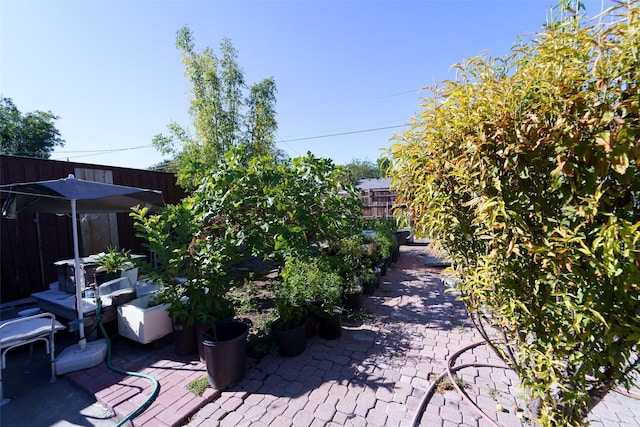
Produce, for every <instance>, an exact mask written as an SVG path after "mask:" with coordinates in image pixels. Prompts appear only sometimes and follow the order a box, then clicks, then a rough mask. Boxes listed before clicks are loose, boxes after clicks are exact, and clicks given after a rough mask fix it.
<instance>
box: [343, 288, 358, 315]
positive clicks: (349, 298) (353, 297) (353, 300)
mask: <svg viewBox="0 0 640 427" xmlns="http://www.w3.org/2000/svg"><path fill="white" fill-rule="evenodd" d="M344 300H345V303H346V305H347V307H349V308H351V309H353V310H360V309H361V308H362V289H360V290H359V291H357V292H349V293H345V294H344Z"/></svg>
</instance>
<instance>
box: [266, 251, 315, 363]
mask: <svg viewBox="0 0 640 427" xmlns="http://www.w3.org/2000/svg"><path fill="white" fill-rule="evenodd" d="M316 265H317V264H316V263H314V262H313V260H312V259H309V258H296V257H290V258H287V260H286V261H285V265H284V271H283V273H282V281H281V282H280V283H279V284H278V286H277V287H276V292H275V297H276V310H277V312H278V319H277V320H276V321H275V322H274V323H273V334H274V336H275V338H276V342H277V343H278V349H279V352H280V354H281V355H283V356H290V357H293V356H297V355H298V354H300V353H302V352H303V351H304V349H305V348H306V338H307V328H306V326H307V324H306V320H307V315H308V312H309V307H310V306H309V304H308V303H307V301H308V300H309V296H310V294H309V281H310V280H311V281H313V280H314V277H318V273H317V270H315V271H314V269H316Z"/></svg>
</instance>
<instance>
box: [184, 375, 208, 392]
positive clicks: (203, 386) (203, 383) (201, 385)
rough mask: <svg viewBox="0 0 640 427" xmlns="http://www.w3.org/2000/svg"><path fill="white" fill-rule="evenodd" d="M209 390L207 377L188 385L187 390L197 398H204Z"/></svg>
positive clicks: (197, 379)
mask: <svg viewBox="0 0 640 427" xmlns="http://www.w3.org/2000/svg"><path fill="white" fill-rule="evenodd" d="M207 388H209V379H208V378H207V377H200V378H196V379H195V380H193V381H190V382H189V384H187V389H188V390H189V391H190V392H191V393H193V394H195V395H196V396H202V395H203V394H204V392H205V390H207Z"/></svg>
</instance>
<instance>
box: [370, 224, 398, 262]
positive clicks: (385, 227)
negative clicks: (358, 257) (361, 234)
mask: <svg viewBox="0 0 640 427" xmlns="http://www.w3.org/2000/svg"><path fill="white" fill-rule="evenodd" d="M364 227H365V228H366V229H368V230H373V231H375V237H374V242H375V245H376V252H375V257H376V259H374V261H375V262H376V263H378V264H379V263H380V262H381V261H382V262H384V261H385V260H386V259H388V258H389V257H390V256H391V253H392V252H393V251H394V250H395V249H396V248H397V247H398V239H397V237H396V230H397V228H396V224H395V221H394V220H393V219H392V218H386V219H380V218H370V219H367V220H366V221H365V224H364Z"/></svg>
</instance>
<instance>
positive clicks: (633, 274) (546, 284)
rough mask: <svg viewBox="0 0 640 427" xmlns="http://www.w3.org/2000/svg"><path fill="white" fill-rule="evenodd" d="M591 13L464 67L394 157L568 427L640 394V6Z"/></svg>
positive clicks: (413, 210) (531, 387)
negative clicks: (610, 402) (613, 401)
mask: <svg viewBox="0 0 640 427" xmlns="http://www.w3.org/2000/svg"><path fill="white" fill-rule="evenodd" d="M572 4H573V2H572ZM576 4H577V6H578V7H577V8H571V7H570V5H569V4H568V2H567V3H562V4H560V5H559V6H558V7H557V8H556V9H555V11H554V15H553V16H552V17H551V18H550V20H549V23H548V24H547V25H546V26H545V27H544V28H543V29H542V30H540V31H539V32H538V33H537V34H535V35H533V36H531V37H530V38H527V39H525V40H523V41H522V42H521V43H519V44H518V45H517V46H515V47H514V48H513V49H512V52H511V54H510V55H509V56H506V57H503V58H498V59H492V58H489V57H486V56H479V57H476V58H472V59H470V60H467V61H466V62H464V63H463V64H459V65H456V67H457V75H456V78H455V79H453V80H450V81H445V82H442V83H440V84H437V85H435V86H433V87H431V88H430V89H431V91H432V93H431V94H430V95H429V96H427V97H426V98H425V99H424V102H423V105H422V111H421V113H420V114H419V115H417V116H416V117H415V118H414V120H413V123H412V127H411V129H410V130H408V131H406V132H405V133H403V134H402V135H399V136H398V138H397V141H396V142H395V143H394V145H393V146H392V147H391V148H390V151H389V159H390V161H391V167H390V169H389V174H390V176H391V177H392V180H393V187H394V188H395V189H396V190H397V191H398V193H399V203H400V204H402V205H403V206H404V207H405V208H406V210H405V212H409V214H410V215H411V217H412V220H413V222H414V226H415V230H416V232H417V234H418V235H422V236H426V237H430V238H433V239H434V240H435V242H436V243H437V244H438V245H439V246H440V247H441V248H442V249H444V250H445V251H446V253H448V254H449V255H450V257H451V259H452V260H453V268H454V270H455V274H456V275H457V277H458V279H459V282H458V283H457V285H456V286H457V288H458V290H459V291H460V292H461V294H462V298H463V299H464V301H465V303H466V304H467V307H468V309H469V311H470V313H471V315H472V318H473V319H474V322H475V323H476V326H477V327H478V328H479V330H480V331H481V332H482V333H483V334H484V335H485V337H486V338H487V339H491V338H493V337H494V336H493V335H489V329H488V326H491V327H493V328H496V329H497V330H498V331H499V334H498V335H499V338H500V339H499V340H498V341H494V342H493V343H492V344H493V346H494V348H495V349H496V351H497V352H498V354H499V355H500V356H501V357H502V358H503V359H504V360H505V361H506V362H507V363H508V364H509V365H510V366H512V367H513V368H514V369H515V371H516V372H517V373H518V375H519V377H520V380H521V382H522V384H523V386H524V387H525V388H526V390H527V391H528V392H529V393H530V397H531V400H532V403H533V404H532V407H533V409H534V414H535V415H536V417H537V422H539V423H541V424H543V425H557V426H559V425H563V426H564V425H581V424H582V423H583V422H584V420H585V419H586V417H587V416H588V414H589V412H590V410H591V409H592V408H593V407H594V406H595V405H596V404H597V403H598V402H599V401H600V400H601V399H602V398H603V397H604V396H605V395H606V394H607V393H608V392H609V391H610V390H612V389H613V388H615V387H617V386H619V385H623V386H625V385H628V384H629V382H630V375H629V374H630V373H631V372H633V371H636V370H637V369H638V363H639V359H638V357H637V349H638V344H639V342H640V317H638V312H640V299H639V291H640V142H639V138H640V122H639V117H638V109H639V103H640V93H639V91H638V76H639V65H640V50H639V48H638V47H639V46H640V3H639V2H637V1H629V2H622V3H620V4H617V5H616V6H614V7H613V8H611V9H609V10H607V11H605V12H604V13H602V14H601V15H599V16H597V17H595V18H593V19H591V20H587V19H586V18H585V17H584V16H583V11H582V9H581V7H580V4H579V3H576Z"/></svg>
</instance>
